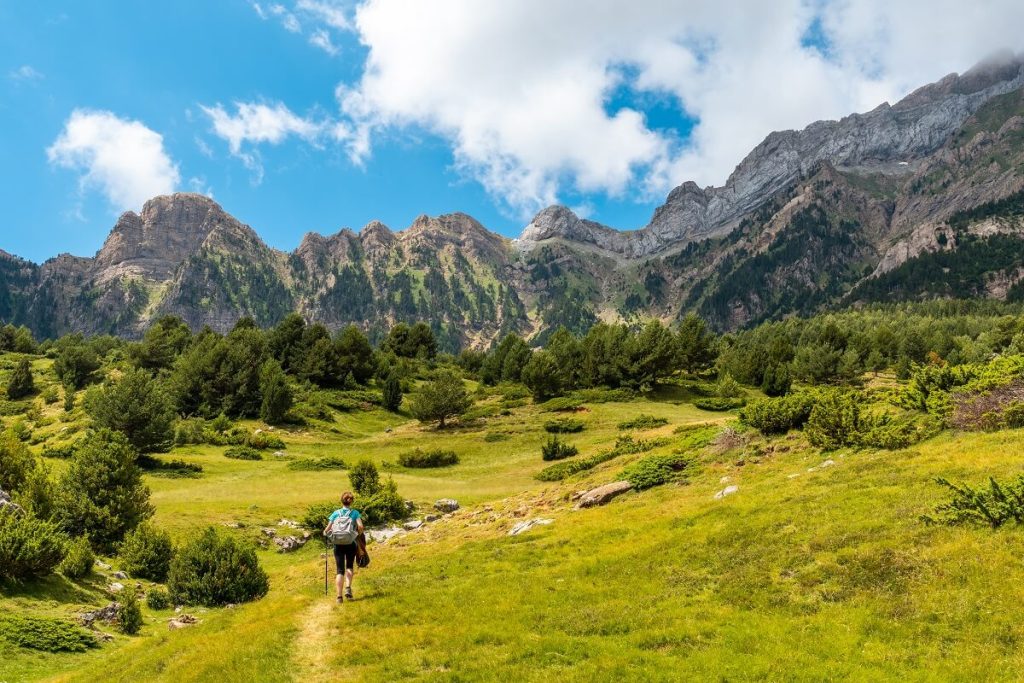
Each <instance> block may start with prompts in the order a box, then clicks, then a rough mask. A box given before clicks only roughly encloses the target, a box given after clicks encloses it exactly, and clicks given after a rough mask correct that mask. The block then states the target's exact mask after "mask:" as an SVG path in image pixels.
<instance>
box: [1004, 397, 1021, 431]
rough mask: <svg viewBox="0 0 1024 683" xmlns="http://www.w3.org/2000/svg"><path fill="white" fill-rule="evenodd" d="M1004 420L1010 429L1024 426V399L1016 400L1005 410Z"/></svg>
mask: <svg viewBox="0 0 1024 683" xmlns="http://www.w3.org/2000/svg"><path fill="white" fill-rule="evenodd" d="M1003 420H1004V421H1005V422H1006V426H1007V427H1009V428H1010V429H1017V428H1019V427H1024V401H1014V402H1013V403H1011V404H1009V405H1008V406H1006V409H1005V410H1003Z"/></svg>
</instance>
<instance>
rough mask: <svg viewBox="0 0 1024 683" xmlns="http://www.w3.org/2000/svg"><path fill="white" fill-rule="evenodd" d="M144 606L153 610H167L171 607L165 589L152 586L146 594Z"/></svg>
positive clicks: (169, 596)
mask: <svg viewBox="0 0 1024 683" xmlns="http://www.w3.org/2000/svg"><path fill="white" fill-rule="evenodd" d="M146 606H147V607H149V609H153V610H161V609H167V608H169V607H170V606H171V594H170V593H168V592H167V589H165V588H160V587H159V586H154V587H153V588H150V589H149V592H148V593H146Z"/></svg>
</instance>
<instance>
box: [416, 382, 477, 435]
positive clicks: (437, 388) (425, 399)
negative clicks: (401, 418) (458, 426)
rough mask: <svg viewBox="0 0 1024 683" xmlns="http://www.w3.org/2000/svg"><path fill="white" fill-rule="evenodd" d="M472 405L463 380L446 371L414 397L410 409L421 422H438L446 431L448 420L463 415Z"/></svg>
mask: <svg viewBox="0 0 1024 683" xmlns="http://www.w3.org/2000/svg"><path fill="white" fill-rule="evenodd" d="M472 404H473V401H472V399H470V397H469V394H467V393H466V386H465V385H464V384H463V383H462V379H461V378H460V377H459V376H457V375H456V374H455V373H453V372H451V371H450V370H445V371H442V372H439V373H438V375H437V377H436V378H435V379H434V380H433V381H431V382H428V383H427V384H426V385H425V386H424V387H423V388H422V389H420V391H419V392H418V393H417V394H416V395H415V396H413V399H412V402H411V404H410V406H409V407H410V408H411V409H412V414H413V415H415V416H416V419H418V420H419V421H420V422H438V423H439V425H438V426H439V427H440V428H441V429H444V427H445V421H446V420H448V419H449V418H452V417H456V416H458V415H462V414H463V413H465V412H466V411H467V410H469V406H471V405H472Z"/></svg>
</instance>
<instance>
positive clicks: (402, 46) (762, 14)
mask: <svg viewBox="0 0 1024 683" xmlns="http://www.w3.org/2000/svg"><path fill="white" fill-rule="evenodd" d="M1021 25H1024V3H1020V2H1018V1H1017V0H993V1H992V2H988V3H986V4H985V7H984V8H983V9H982V8H980V7H976V6H974V5H972V4H970V3H966V4H965V3H962V2H954V1H953V0H904V1H901V2H891V0H857V1H856V2H854V1H853V0H834V1H830V2H826V1H824V0H778V1H777V2H771V3H765V2H760V1H759V0H746V1H745V2H739V3H734V4H733V5H731V6H729V7H728V8H725V7H723V5H722V3H721V2H718V1H717V0H693V1H691V2H687V3H685V5H683V6H681V5H680V4H679V3H666V2H664V1H663V0H629V1H628V2H627V1H626V0H592V1H591V2H589V3H586V5H580V3H579V2H577V1H576V0H519V1H518V2H509V3H481V2H477V1H476V0H437V1H435V2H430V3H426V2H422V1H420V0H366V1H365V2H363V3H362V4H361V5H360V6H359V7H358V9H357V11H356V14H355V20H354V22H353V26H354V30H355V31H356V32H357V33H358V37H359V40H360V41H361V42H362V43H363V44H364V45H365V46H366V48H367V49H368V56H367V61H366V64H365V67H364V71H363V74H362V77H361V79H360V80H359V81H358V82H357V83H356V84H354V85H347V86H343V87H341V88H339V89H338V98H339V101H340V107H341V110H342V115H343V118H344V120H346V121H347V122H348V123H349V125H348V126H345V127H344V131H345V133H346V135H345V136H344V139H345V141H346V144H348V145H349V149H350V153H351V154H352V155H353V156H354V157H355V158H364V157H365V156H366V155H368V154H370V153H371V141H372V139H373V136H374V135H375V134H376V133H377V132H379V131H381V130H382V129H387V128H394V129H401V128H405V127H412V128H417V129H426V130H429V131H432V132H434V133H436V134H438V135H440V136H443V137H444V138H446V139H448V140H450V141H451V144H452V148H453V152H454V156H455V160H456V165H457V167H458V168H460V169H461V170H462V171H463V172H464V173H466V174H468V175H470V176H472V177H474V178H476V179H478V180H479V181H480V182H481V183H482V184H483V185H484V186H485V187H486V188H487V190H488V191H489V192H490V193H491V194H492V195H493V196H494V197H496V198H497V199H499V200H500V201H501V202H503V203H505V204H507V205H508V206H510V207H513V208H514V209H517V210H519V211H521V212H524V213H525V214H528V213H529V212H532V211H534V210H535V209H537V208H540V207H542V206H544V205H546V204H548V203H550V202H552V201H555V200H557V198H558V196H559V195H560V193H563V192H565V191H566V189H570V188H571V189H572V190H574V191H577V192H581V193H584V194H587V193H607V194H611V195H624V194H625V195H629V196H640V197H643V198H646V199H649V198H651V197H654V196H660V195H662V194H663V193H664V192H666V191H667V190H668V189H670V188H671V187H673V186H675V185H677V184H679V183H681V182H682V181H684V180H688V179H694V180H696V181H697V182H698V183H701V184H721V183H723V182H724V181H725V179H726V177H727V176H728V174H729V172H730V171H731V170H732V169H733V168H734V167H735V165H736V164H737V163H738V162H739V161H740V160H741V158H742V157H743V155H744V154H745V153H747V152H748V151H749V150H750V149H751V148H752V147H754V146H755V145H756V144H757V143H759V142H760V141H761V140H762V139H763V138H764V137H765V136H766V135H767V134H768V133H769V132H771V131H773V130H778V129H787V128H802V127H803V126H805V125H807V124H808V123H810V122H812V121H814V120H818V119H823V118H838V117H841V116H843V115H845V114H848V113H850V112H852V111H863V110H867V109H871V108H873V107H875V106H876V105H878V104H879V103H881V102H882V101H884V100H890V101H893V100H895V99H897V98H898V97H900V96H902V95H904V94H906V93H907V92H909V91H910V90H912V89H913V88H914V87H917V86H919V85H922V84H924V83H926V82H929V81H932V80H935V79H937V78H939V77H941V76H943V75H945V74H946V73H949V72H951V71H962V70H965V69H966V68H968V67H969V66H971V65H972V64H973V63H974V62H976V61H978V60H979V59H981V58H982V57H984V56H985V55H986V54H987V53H989V52H991V51H992V50H994V49H997V48H999V47H1004V46H1005V47H1009V48H1011V49H1017V50H1019V49H1020V48H1021V47H1022V40H1021V38H1020V37H1019V27H1020V26H1021ZM812 29H814V31H813V33H815V34H817V35H815V36H812V40H811V41H810V42H809V41H808V36H809V32H812ZM651 97H654V98H660V99H667V101H669V102H671V103H672V104H673V106H675V107H676V108H677V109H678V110H679V112H680V115H681V116H686V117H689V118H691V119H696V120H697V123H696V126H695V127H694V128H693V131H692V133H690V134H689V135H680V134H675V133H674V132H673V131H670V130H664V129H662V128H655V127H653V126H652V125H651V124H650V123H649V122H648V120H647V117H646V116H645V115H644V113H643V106H642V104H641V103H642V102H643V101H644V99H645V98H651ZM339 137H342V136H339Z"/></svg>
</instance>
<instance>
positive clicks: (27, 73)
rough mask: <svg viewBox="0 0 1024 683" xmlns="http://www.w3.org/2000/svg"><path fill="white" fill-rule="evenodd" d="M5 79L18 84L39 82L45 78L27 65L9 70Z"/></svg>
mask: <svg viewBox="0 0 1024 683" xmlns="http://www.w3.org/2000/svg"><path fill="white" fill-rule="evenodd" d="M7 77H8V78H10V79H11V80H12V81H17V82H19V83H26V82H32V81H39V80H42V79H43V78H45V76H43V74H42V73H41V72H40V71H38V70H37V69H36V68H34V67H32V66H31V65H29V64H24V65H22V66H19V67H18V68H17V69H11V70H10V71H9V72H8V74H7Z"/></svg>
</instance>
